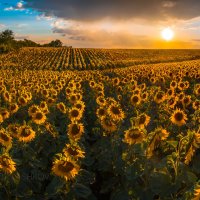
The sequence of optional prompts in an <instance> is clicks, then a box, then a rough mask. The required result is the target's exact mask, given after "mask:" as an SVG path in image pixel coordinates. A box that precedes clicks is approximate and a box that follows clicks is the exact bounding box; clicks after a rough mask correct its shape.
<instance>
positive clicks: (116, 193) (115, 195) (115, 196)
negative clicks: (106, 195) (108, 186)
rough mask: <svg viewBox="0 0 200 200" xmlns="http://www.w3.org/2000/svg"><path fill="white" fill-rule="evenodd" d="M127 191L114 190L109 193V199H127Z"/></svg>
mask: <svg viewBox="0 0 200 200" xmlns="http://www.w3.org/2000/svg"><path fill="white" fill-rule="evenodd" d="M129 199H130V198H129V196H128V193H127V192H126V191H125V190H116V191H114V192H113V193H112V194H111V197H110V200H129Z"/></svg>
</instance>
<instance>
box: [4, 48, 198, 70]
mask: <svg viewBox="0 0 200 200" xmlns="http://www.w3.org/2000/svg"><path fill="white" fill-rule="evenodd" d="M196 59H200V50H129V49H127V50H124V49H123V50H122V49H78V48H42V47H40V48H23V49H22V50H20V51H17V52H14V53H10V54H4V55H0V67H1V68H3V69H5V68H11V69H19V70H24V69H31V70H32V69H34V70H38V69H41V70H43V69H46V70H59V71H62V70H69V69H70V70H93V69H101V70H102V69H110V68H118V67H127V66H132V65H138V64H149V63H166V62H174V61H176V62H179V61H184V60H196Z"/></svg>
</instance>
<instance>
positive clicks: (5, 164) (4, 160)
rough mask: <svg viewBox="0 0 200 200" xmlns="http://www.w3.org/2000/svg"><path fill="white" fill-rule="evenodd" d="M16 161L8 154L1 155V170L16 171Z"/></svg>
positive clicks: (10, 172)
mask: <svg viewBox="0 0 200 200" xmlns="http://www.w3.org/2000/svg"><path fill="white" fill-rule="evenodd" d="M15 166H16V163H15V162H14V161H13V160H12V158H11V157H10V156H9V155H7V154H4V155H1V156H0V170H1V171H3V172H4V173H6V174H12V173H13V172H14V171H16V167H15Z"/></svg>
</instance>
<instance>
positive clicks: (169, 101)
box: [167, 98, 177, 108]
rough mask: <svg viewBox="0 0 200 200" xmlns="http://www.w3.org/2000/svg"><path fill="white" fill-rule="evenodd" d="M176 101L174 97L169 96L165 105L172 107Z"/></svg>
mask: <svg viewBox="0 0 200 200" xmlns="http://www.w3.org/2000/svg"><path fill="white" fill-rule="evenodd" d="M176 103H177V100H176V98H171V99H169V100H168V101H167V105H168V106H169V107H170V108H174V106H175V105H176Z"/></svg>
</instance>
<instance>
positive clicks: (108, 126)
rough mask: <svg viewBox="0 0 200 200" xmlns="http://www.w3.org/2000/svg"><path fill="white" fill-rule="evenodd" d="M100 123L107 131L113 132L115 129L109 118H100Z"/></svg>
mask: <svg viewBox="0 0 200 200" xmlns="http://www.w3.org/2000/svg"><path fill="white" fill-rule="evenodd" d="M101 125H102V127H103V129H104V130H105V131H107V132H114V131H116V130H117V126H116V124H115V123H114V122H113V121H112V120H111V119H108V118H106V117H105V118H103V119H102V121H101Z"/></svg>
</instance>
